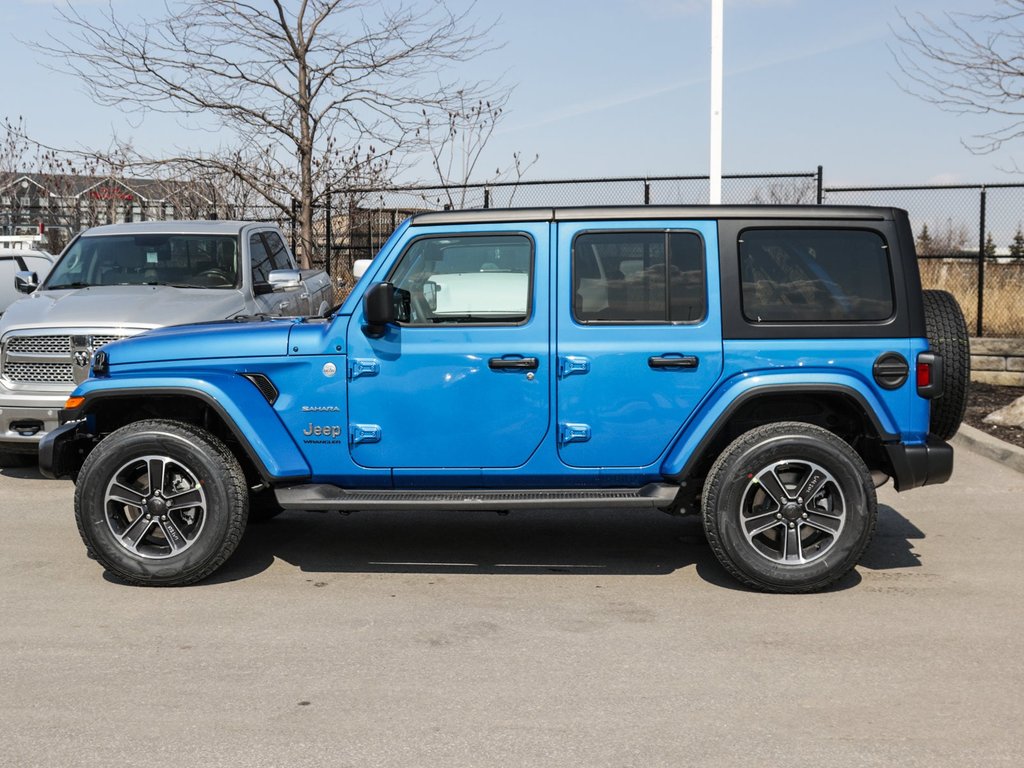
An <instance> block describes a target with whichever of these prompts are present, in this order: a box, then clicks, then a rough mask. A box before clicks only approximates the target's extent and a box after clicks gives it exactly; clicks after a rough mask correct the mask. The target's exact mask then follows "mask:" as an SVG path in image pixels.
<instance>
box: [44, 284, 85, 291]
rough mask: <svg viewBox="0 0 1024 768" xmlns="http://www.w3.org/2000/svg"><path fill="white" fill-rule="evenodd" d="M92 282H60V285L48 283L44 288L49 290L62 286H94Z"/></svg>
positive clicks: (55, 289) (58, 288)
mask: <svg viewBox="0 0 1024 768" xmlns="http://www.w3.org/2000/svg"><path fill="white" fill-rule="evenodd" d="M92 286H93V284H92V283H60V284H59V285H47V286H44V288H45V289H46V290H48V291H58V290H60V289H62V288H92Z"/></svg>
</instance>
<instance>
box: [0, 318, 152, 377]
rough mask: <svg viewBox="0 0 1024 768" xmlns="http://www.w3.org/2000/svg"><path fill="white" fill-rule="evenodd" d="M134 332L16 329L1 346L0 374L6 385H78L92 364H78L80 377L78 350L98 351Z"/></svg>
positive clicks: (79, 351) (80, 351)
mask: <svg viewBox="0 0 1024 768" xmlns="http://www.w3.org/2000/svg"><path fill="white" fill-rule="evenodd" d="M130 335H132V334H112V333H90V332H89V331H88V330H81V331H80V330H77V329H75V330H74V331H73V332H68V333H66V334H65V333H61V334H55V333H48V334H45V335H44V334H40V335H33V334H31V333H26V332H24V331H22V332H18V331H15V332H14V333H12V334H11V335H9V336H8V337H7V338H6V339H5V340H4V343H3V347H2V348H0V376H2V378H3V382H4V384H7V385H10V386H13V387H15V388H20V387H23V386H25V385H33V384H58V385H61V384H63V385H67V384H74V383H75V382H76V381H79V380H81V379H82V378H83V375H82V374H83V373H87V372H88V364H86V365H85V366H82V365H78V366H77V367H78V369H79V370H78V375H77V378H76V360H75V354H76V351H77V352H78V353H79V356H80V357H81V353H82V351H83V350H88V349H91V350H92V351H93V352H95V351H96V350H97V349H99V348H100V347H103V346H106V345H107V344H110V343H111V342H113V341H118V340H120V339H124V338H127V337H128V336H130ZM83 341H84V342H85V343H84V344H83ZM79 362H80V361H79Z"/></svg>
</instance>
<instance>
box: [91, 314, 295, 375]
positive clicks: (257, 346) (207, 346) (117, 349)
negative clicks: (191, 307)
mask: <svg viewBox="0 0 1024 768" xmlns="http://www.w3.org/2000/svg"><path fill="white" fill-rule="evenodd" d="M294 322H295V321H294V320H291V319H287V320H265V321H263V322H233V321H227V322H223V321H222V322H219V323H207V324H201V325H181V326H169V327H167V328H158V329H156V330H154V331H148V332H146V333H143V334H141V335H139V336H132V337H130V338H128V339H125V340H124V341H117V342H114V343H112V344H107V345H106V346H105V347H103V349H104V351H105V352H106V353H107V356H108V359H109V361H110V365H111V366H112V367H116V366H118V365H125V364H130V363H157V362H168V361H172V360H210V359H213V358H225V357H232V358H242V357H277V356H279V355H280V356H283V355H287V354H288V333H289V331H290V330H291V328H292V326H293V325H294Z"/></svg>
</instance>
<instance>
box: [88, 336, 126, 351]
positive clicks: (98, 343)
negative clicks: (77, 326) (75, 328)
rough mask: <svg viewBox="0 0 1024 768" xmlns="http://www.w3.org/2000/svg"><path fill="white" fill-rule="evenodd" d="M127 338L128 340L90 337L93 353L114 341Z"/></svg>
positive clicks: (110, 337) (121, 337)
mask: <svg viewBox="0 0 1024 768" xmlns="http://www.w3.org/2000/svg"><path fill="white" fill-rule="evenodd" d="M127 338H128V337H127V336H93V337H92V348H93V350H94V351H95V350H97V349H99V348H100V347H102V346H105V345H106V344H111V343H113V342H115V341H120V340H121V339H127Z"/></svg>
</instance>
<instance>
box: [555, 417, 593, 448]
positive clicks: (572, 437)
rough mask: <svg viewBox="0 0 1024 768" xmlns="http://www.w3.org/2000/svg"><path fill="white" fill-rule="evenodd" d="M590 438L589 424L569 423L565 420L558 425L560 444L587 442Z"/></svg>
mask: <svg viewBox="0 0 1024 768" xmlns="http://www.w3.org/2000/svg"><path fill="white" fill-rule="evenodd" d="M589 439H590V425H589V424H569V423H566V422H564V421H563V422H561V423H560V424H559V425H558V442H559V444H560V445H566V444H567V443H585V442H587V441H588V440H589Z"/></svg>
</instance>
